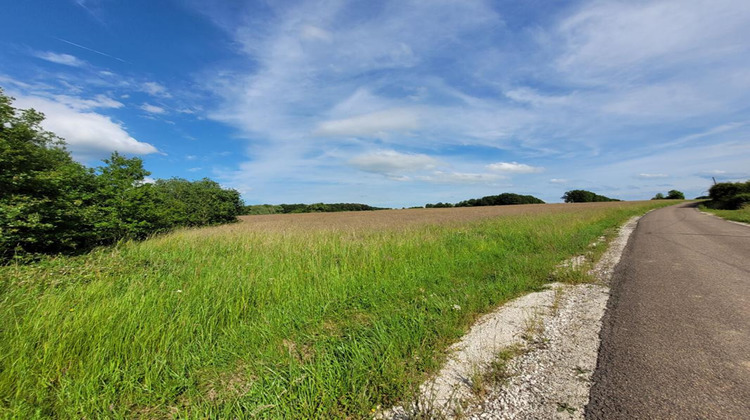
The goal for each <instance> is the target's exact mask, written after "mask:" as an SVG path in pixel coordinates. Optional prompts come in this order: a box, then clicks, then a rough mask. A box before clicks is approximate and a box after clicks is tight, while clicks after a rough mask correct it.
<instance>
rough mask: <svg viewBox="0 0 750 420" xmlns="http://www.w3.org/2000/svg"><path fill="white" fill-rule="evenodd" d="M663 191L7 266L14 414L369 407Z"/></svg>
mask: <svg viewBox="0 0 750 420" xmlns="http://www.w3.org/2000/svg"><path fill="white" fill-rule="evenodd" d="M668 204H670V203H669V202H664V201H646V202H629V203H596V204H558V205H554V204H553V205H549V204H547V205H527V206H503V207H473V208H461V209H423V210H388V211H379V212H357V213H317V214H292V215H266V216H244V217H243V218H242V219H243V220H242V223H235V224H229V225H223V226H216V227H209V228H202V229H182V230H178V231H176V232H173V233H168V234H164V235H160V236H157V237H154V238H152V239H149V240H146V241H141V242H122V243H120V244H118V245H117V246H114V247H105V248H99V249H97V250H94V251H93V252H91V253H89V254H86V255H79V256H58V257H46V258H43V259H42V260H41V261H38V262H36V263H33V264H25V265H24V264H10V265H6V266H4V267H0V302H2V303H1V304H0V372H2V374H0V417H7V418H38V417H62V418H84V417H85V418H166V417H175V418H184V417H190V418H205V417H212V418H253V417H259V418H363V417H368V416H369V413H371V412H372V410H374V409H377V408H378V407H385V406H389V405H391V404H394V403H396V402H398V401H403V400H408V399H409V398H410V396H412V395H413V392H414V391H415V390H416V389H417V388H418V385H419V384H420V383H421V382H422V381H423V380H424V379H425V378H426V375H428V374H430V373H432V372H435V371H436V370H437V369H438V368H439V367H440V365H441V363H442V358H443V357H444V350H445V349H446V348H447V347H448V345H449V344H450V343H452V342H454V341H455V340H457V339H458V338H460V337H461V335H462V334H463V333H464V332H465V331H466V330H467V328H468V327H469V326H470V325H471V324H472V323H473V321H474V320H475V319H476V318H477V317H478V316H479V315H481V314H483V313H486V312H488V311H490V310H492V309H494V308H495V307H496V306H497V305H499V304H501V303H503V302H505V301H507V300H508V299H511V298H513V297H516V296H518V295H520V294H523V293H526V292H529V291H532V290H537V289H539V288H540V287H542V286H543V285H544V284H545V283H547V282H548V280H549V279H550V275H551V273H553V272H554V270H555V267H556V266H558V265H559V264H560V263H561V262H562V261H565V260H566V259H568V258H569V257H570V256H572V255H580V254H583V253H585V252H586V250H587V249H588V247H589V244H591V243H592V242H595V241H596V240H597V238H599V237H600V235H602V233H603V232H605V231H607V230H611V229H614V228H615V227H617V226H618V225H620V224H621V223H622V222H624V221H625V220H626V219H627V218H629V217H631V216H633V215H636V214H642V213H644V212H645V211H647V210H649V209H653V208H656V207H661V206H665V205H668Z"/></svg>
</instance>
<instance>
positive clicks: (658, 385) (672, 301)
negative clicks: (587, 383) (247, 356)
mask: <svg viewBox="0 0 750 420" xmlns="http://www.w3.org/2000/svg"><path fill="white" fill-rule="evenodd" d="M612 281H613V283H612V296H611V298H610V300H609V303H608V306H607V312H606V314H605V316H604V320H603V322H604V326H603V329H602V333H601V337H602V343H601V347H600V350H599V359H598V365H597V369H596V371H595V372H594V377H593V380H594V384H593V386H592V389H591V395H590V402H589V405H588V406H587V410H586V418H587V419H750V227H747V226H742V225H739V224H735V223H730V222H727V221H724V220H721V219H719V218H716V217H713V216H709V215H706V214H703V213H700V212H699V211H697V209H696V208H695V205H694V204H693V205H691V204H682V205H678V206H672V207H668V208H664V209H660V210H656V211H653V212H651V213H649V214H647V215H646V216H644V217H643V218H642V219H641V220H640V222H639V223H638V227H637V228H636V230H635V231H634V232H633V235H632V236H631V238H630V241H629V243H628V246H627V247H626V249H625V252H624V254H623V256H622V260H621V262H620V264H619V265H618V267H617V269H616V271H615V274H614V277H613V280H612Z"/></svg>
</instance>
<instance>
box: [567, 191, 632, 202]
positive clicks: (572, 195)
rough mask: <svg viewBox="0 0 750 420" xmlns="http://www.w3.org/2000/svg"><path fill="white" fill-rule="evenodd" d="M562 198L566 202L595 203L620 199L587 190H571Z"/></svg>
mask: <svg viewBox="0 0 750 420" xmlns="http://www.w3.org/2000/svg"><path fill="white" fill-rule="evenodd" d="M562 199H563V200H565V202H566V203H594V202H603V201H620V200H618V199H616V198H609V197H605V196H603V195H599V194H596V193H593V192H591V191H586V190H570V191H566V192H565V194H563V196H562Z"/></svg>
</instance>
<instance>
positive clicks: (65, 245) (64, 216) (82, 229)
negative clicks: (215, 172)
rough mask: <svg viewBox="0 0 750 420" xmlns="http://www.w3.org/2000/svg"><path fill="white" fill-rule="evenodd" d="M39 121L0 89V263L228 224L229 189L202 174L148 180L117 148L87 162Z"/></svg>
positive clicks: (231, 214) (237, 201) (235, 209)
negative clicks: (94, 163) (76, 158)
mask: <svg viewBox="0 0 750 420" xmlns="http://www.w3.org/2000/svg"><path fill="white" fill-rule="evenodd" d="M43 120H44V115H43V114H41V113H40V112H37V111H35V110H33V109H27V110H21V109H16V108H14V107H13V98H10V97H8V96H6V95H5V94H4V92H3V91H2V89H0V261H7V260H8V259H10V258H12V257H13V256H25V255H29V254H35V253H70V252H78V251H83V250H87V249H90V248H92V247H94V246H98V245H105V244H110V243H113V242H116V241H118V240H120V239H124V238H136V239H140V238H144V237H147V236H149V235H152V234H154V233H158V232H164V231H168V230H170V229H173V228H176V227H182V226H205V225H211V224H218V223H227V222H232V221H235V220H236V216H237V215H238V214H239V213H240V212H241V210H242V209H243V206H244V203H243V202H242V200H241V198H240V194H239V193H238V192H237V191H235V190H232V189H225V188H222V187H221V186H220V185H219V184H218V183H216V182H214V181H212V180H210V179H207V178H204V179H202V180H199V181H188V180H185V179H180V178H172V179H160V180H157V181H156V182H154V183H148V182H146V177H147V176H148V175H150V172H149V171H147V170H146V169H145V168H144V167H143V161H142V160H141V159H139V158H127V157H125V156H123V155H120V154H119V153H117V152H114V153H112V155H111V156H110V157H109V158H108V159H104V161H103V163H104V164H103V165H102V166H99V167H98V168H95V169H94V168H87V167H85V166H84V165H82V164H80V163H78V162H76V161H74V160H73V158H72V157H71V155H70V152H69V151H68V150H67V149H66V147H65V142H64V140H63V139H62V138H60V137H58V136H57V135H55V134H54V133H52V132H49V131H45V130H44V129H43V128H42V127H41V123H42V121H43Z"/></svg>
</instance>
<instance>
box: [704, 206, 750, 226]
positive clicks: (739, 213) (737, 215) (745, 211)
mask: <svg viewBox="0 0 750 420" xmlns="http://www.w3.org/2000/svg"><path fill="white" fill-rule="evenodd" d="M700 209H701V211H705V212H707V213H711V214H715V215H717V216H719V217H721V218H723V219H727V220H734V221H735V222H742V223H750V206H746V207H744V208H741V209H739V210H716V209H712V208H708V207H706V206H703V205H701V206H700Z"/></svg>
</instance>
